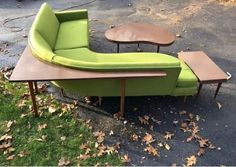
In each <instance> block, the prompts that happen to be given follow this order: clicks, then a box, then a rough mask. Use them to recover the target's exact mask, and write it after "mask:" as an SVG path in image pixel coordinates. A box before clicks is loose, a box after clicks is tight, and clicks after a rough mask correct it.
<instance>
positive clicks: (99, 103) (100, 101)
mask: <svg viewBox="0 0 236 167" xmlns="http://www.w3.org/2000/svg"><path fill="white" fill-rule="evenodd" d="M98 105H99V106H101V105H102V97H101V96H98Z"/></svg>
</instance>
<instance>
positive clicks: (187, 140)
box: [186, 135, 194, 142]
mask: <svg viewBox="0 0 236 167" xmlns="http://www.w3.org/2000/svg"><path fill="white" fill-rule="evenodd" d="M193 139H194V136H193V135H191V136H189V137H188V138H187V139H186V142H191V141H192V140H193Z"/></svg>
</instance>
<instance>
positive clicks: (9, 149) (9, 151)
mask: <svg viewBox="0 0 236 167" xmlns="http://www.w3.org/2000/svg"><path fill="white" fill-rule="evenodd" d="M15 150H16V149H15V148H13V147H9V148H7V149H6V150H5V151H4V154H10V153H12V152H14V151H15Z"/></svg>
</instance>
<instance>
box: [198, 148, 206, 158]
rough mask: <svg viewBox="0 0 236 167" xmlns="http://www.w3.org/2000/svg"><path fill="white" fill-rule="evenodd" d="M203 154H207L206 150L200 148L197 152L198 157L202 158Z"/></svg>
mask: <svg viewBox="0 0 236 167" xmlns="http://www.w3.org/2000/svg"><path fill="white" fill-rule="evenodd" d="M203 154H205V150H204V149H203V148H200V149H199V150H198V152H197V155H198V156H199V157H200V156H202V155H203Z"/></svg>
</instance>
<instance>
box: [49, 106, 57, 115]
mask: <svg viewBox="0 0 236 167" xmlns="http://www.w3.org/2000/svg"><path fill="white" fill-rule="evenodd" d="M48 111H49V113H51V114H52V113H55V112H56V111H57V109H56V106H55V105H50V106H49V107H48Z"/></svg>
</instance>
